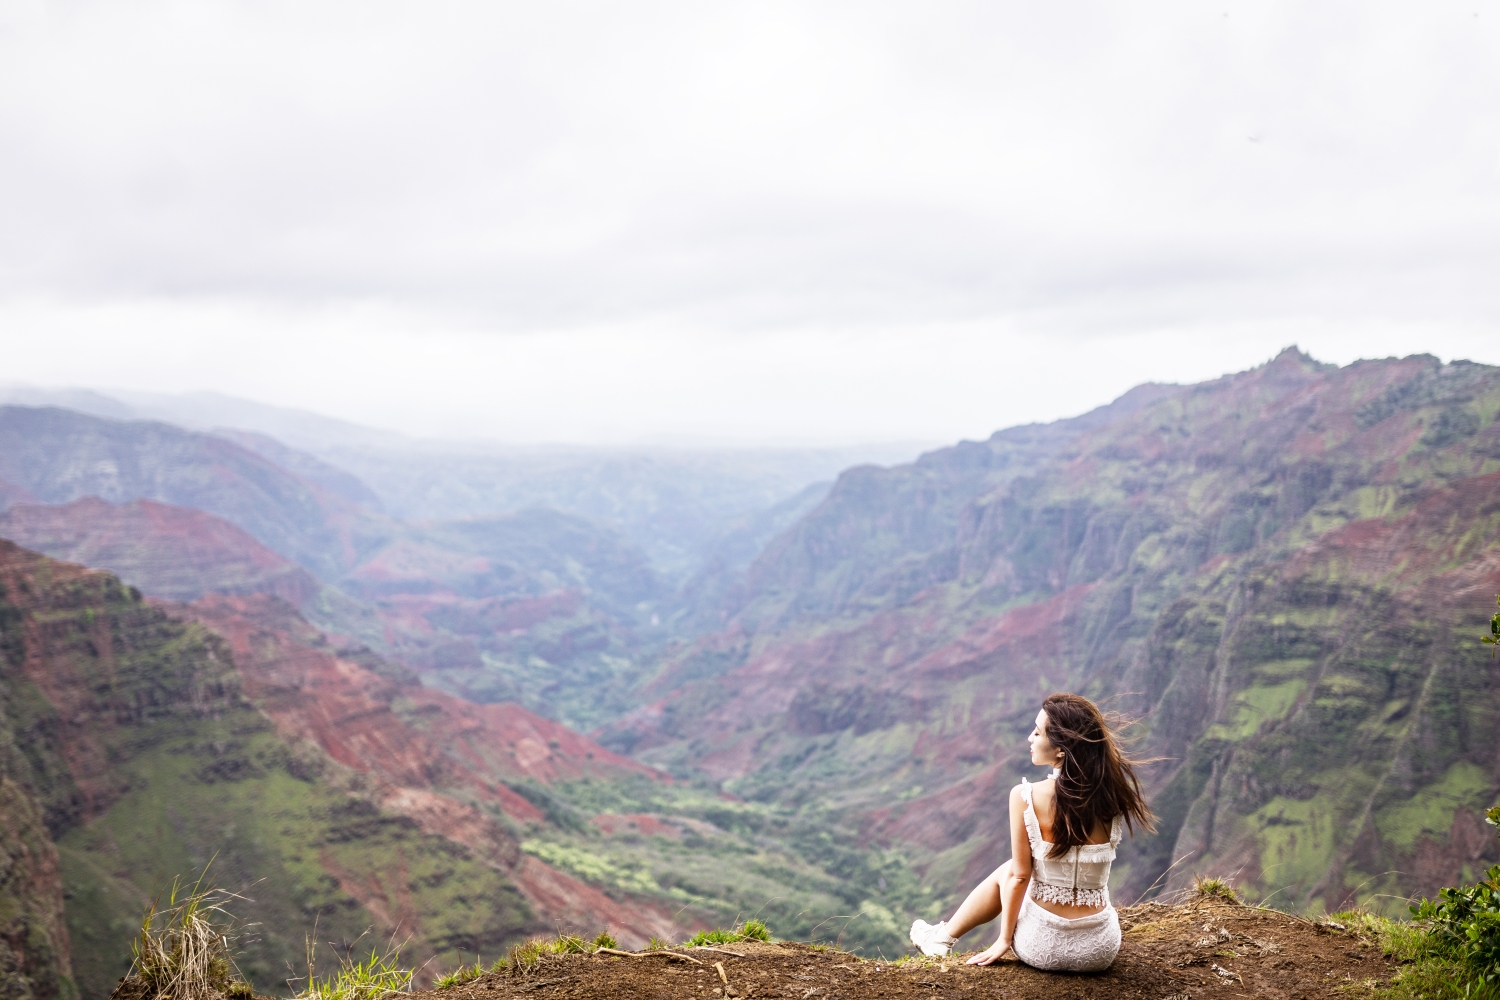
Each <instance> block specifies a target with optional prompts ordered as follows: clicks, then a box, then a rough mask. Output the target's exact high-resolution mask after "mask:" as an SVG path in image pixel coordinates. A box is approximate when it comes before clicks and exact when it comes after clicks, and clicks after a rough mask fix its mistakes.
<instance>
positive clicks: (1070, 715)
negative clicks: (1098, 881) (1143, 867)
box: [1042, 694, 1156, 858]
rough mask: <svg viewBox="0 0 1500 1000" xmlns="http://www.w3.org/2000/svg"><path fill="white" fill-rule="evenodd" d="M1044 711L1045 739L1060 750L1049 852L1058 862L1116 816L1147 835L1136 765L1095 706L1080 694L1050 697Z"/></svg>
mask: <svg viewBox="0 0 1500 1000" xmlns="http://www.w3.org/2000/svg"><path fill="white" fill-rule="evenodd" d="M1042 711H1043V712H1046V713H1047V739H1048V740H1050V741H1051V743H1052V745H1053V746H1055V747H1057V749H1059V750H1061V751H1062V754H1063V758H1062V764H1061V765H1059V768H1058V775H1057V780H1056V781H1055V782H1054V783H1053V784H1054V787H1055V788H1056V792H1057V795H1056V802H1057V809H1056V815H1055V817H1054V818H1053V820H1052V850H1051V851H1050V852H1048V857H1053V858H1060V857H1062V856H1063V855H1064V854H1066V853H1067V852H1068V851H1070V850H1072V849H1073V848H1074V847H1076V846H1078V845H1080V844H1087V843H1088V841H1089V833H1090V832H1091V831H1092V830H1093V829H1094V826H1095V824H1096V823H1101V822H1102V823H1104V824H1105V825H1106V826H1107V825H1108V824H1109V823H1111V822H1113V821H1114V818H1115V817H1116V816H1123V817H1125V825H1126V826H1128V827H1129V828H1130V834H1131V836H1134V835H1135V827H1136V824H1137V823H1139V824H1140V826H1141V828H1142V829H1143V830H1145V831H1146V832H1148V833H1149V832H1151V831H1153V830H1155V829H1156V824H1155V822H1154V821H1153V820H1154V817H1153V816H1152V815H1151V809H1150V807H1148V806H1147V805H1146V799H1145V797H1144V796H1143V795H1141V783H1140V781H1139V780H1138V779H1137V778H1136V776H1135V767H1136V765H1137V764H1142V763H1146V762H1145V761H1137V760H1132V759H1131V758H1130V757H1128V756H1126V754H1125V751H1124V750H1123V749H1121V747H1120V739H1119V737H1118V736H1117V735H1116V734H1115V731H1114V730H1113V729H1112V728H1111V727H1110V724H1109V721H1108V720H1107V719H1105V717H1104V713H1103V712H1101V711H1099V706H1098V705H1095V704H1094V703H1093V702H1091V701H1089V700H1088V699H1087V698H1084V697H1083V696H1081V695H1076V694H1051V695H1048V696H1047V700H1046V701H1043V702H1042Z"/></svg>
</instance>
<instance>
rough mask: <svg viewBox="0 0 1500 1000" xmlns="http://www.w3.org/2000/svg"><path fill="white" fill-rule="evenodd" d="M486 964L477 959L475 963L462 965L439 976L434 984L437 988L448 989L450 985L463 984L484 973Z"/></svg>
mask: <svg viewBox="0 0 1500 1000" xmlns="http://www.w3.org/2000/svg"><path fill="white" fill-rule="evenodd" d="M484 973H485V968H484V966H483V965H482V964H481V963H480V962H479V961H478V960H477V959H476V960H475V962H474V964H473V965H460V966H459V967H458V968H456V969H454V970H453V971H452V972H450V973H448V974H447V975H445V976H439V977H438V978H437V979H436V980H435V981H434V982H433V984H432V988H433V989H435V990H446V989H448V988H449V987H450V986H462V985H463V984H464V983H470V982H473V981H474V980H476V979H478V978H479V977H480V976H482V975H484Z"/></svg>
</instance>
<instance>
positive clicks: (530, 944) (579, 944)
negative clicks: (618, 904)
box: [494, 931, 665, 976]
mask: <svg viewBox="0 0 1500 1000" xmlns="http://www.w3.org/2000/svg"><path fill="white" fill-rule="evenodd" d="M651 941H652V943H653V944H657V945H660V944H661V943H660V942H658V941H657V940H656V938H652V939H651ZM661 946H662V947H665V946H664V945H661ZM614 947H617V944H616V942H615V939H614V938H613V937H611V936H610V935H609V933H608V932H607V931H606V932H605V933H603V934H600V935H599V936H598V937H596V938H594V940H592V941H587V940H584V939H583V938H581V937H579V936H578V935H576V934H559V935H557V936H556V937H553V938H543V937H534V938H527V939H526V940H525V941H522V942H521V943H520V944H518V945H516V946H515V947H514V948H512V949H511V950H510V958H509V959H501V960H500V961H499V962H496V963H495V965H494V969H495V970H496V971H499V970H500V969H502V968H506V967H508V968H509V969H510V973H511V975H513V976H516V975H525V974H526V973H528V972H532V971H534V970H535V969H536V968H537V966H539V965H541V964H542V962H543V961H545V960H546V959H547V958H548V957H550V956H552V955H588V954H590V953H592V952H595V951H598V950H599V949H600V948H614Z"/></svg>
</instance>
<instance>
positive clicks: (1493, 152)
mask: <svg viewBox="0 0 1500 1000" xmlns="http://www.w3.org/2000/svg"><path fill="white" fill-rule="evenodd" d="M1497 275H1500V3H1497V2H1495V0H1485V2H1466V3H1460V4H1451V3H1442V2H1431V0H1429V2H1425V3H1422V4H1413V3H1409V2H1408V3H1370V2H1360V3H1316V4H1309V3H1305V2H1303V3H1265V2H1255V3H1245V2H1240V0H1235V2H1221V3H1205V2H1202V0H1195V2H1192V3H1182V4H1171V3H1159V4H1151V5H1144V6H1143V5H1140V4H1119V5H1100V4H1092V3H1072V2H1069V3H1058V4H1038V3H1035V2H1026V3H997V2H989V3H980V4H965V3H907V4H903V5H889V6H888V5H881V4H876V3H870V2H860V3H853V4H847V5H844V4H835V3H806V2H804V3H799V4H790V5H783V4H777V3H769V2H760V3H755V4H717V3H704V2H695V3H684V4H680V5H655V4H650V3H633V4H609V5H603V4H601V5H575V4H569V3H562V2H549V3H543V4H538V3H509V4H502V3H493V2H485V3H477V2H476V3H444V2H440V0H431V2H424V3H420V4H413V3H382V2H378V0H361V2H359V3H349V4H339V3H317V4H310V3H306V2H296V3H291V2H286V3H281V2H276V0H270V2H250V0H245V2H242V3H220V2H213V0H192V2H180V3H153V2H150V0H139V2H134V3H130V4H118V3H92V2H87V0H71V2H57V3H41V2H27V0H4V2H0V340H3V353H4V361H3V367H0V381H19V382H29V383H34V384H41V385H91V386H102V387H109V386H116V387H121V388H128V389H137V390H156V391H168V392H184V391H191V390H199V389H214V390H218V391H222V392H228V393H233V394H237V395H242V396H248V397H251V398H254V399H259V400H263V401H266V402H271V403H277V404H282V405H289V406H299V407H304V408H308V409H313V410H317V411H320V412H324V413H328V414H331V415H335V416H341V417H345V418H347V419H353V420H357V421H361V422H364V423H370V424H374V425H377V426H385V427H393V428H397V429H402V430H406V431H408V432H411V433H418V434H431V435H443V436H457V437H489V438H496V439H502V440H512V441H576V442H610V443H621V442H634V441H646V440H682V441H688V440H697V441H778V442H791V441H805V442H851V441H868V440H883V439H919V440H929V441H941V440H951V439H955V438H959V437H978V436H983V435H985V434H987V433H989V432H990V431H991V430H993V429H995V428H997V427H1000V426H1005V425H1008V424H1013V423H1017V422H1023V421H1027V420H1038V419H1051V418H1054V417H1058V416H1063V415H1068V414H1071V413H1076V412H1081V411H1083V410H1086V409H1088V408H1090V407H1092V406H1094V405H1097V404H1099V403H1101V402H1105V401H1107V400H1108V399H1110V398H1112V397H1113V396H1115V395H1117V394H1118V393H1119V392H1121V391H1123V390H1124V389H1126V388H1128V387H1129V386H1130V385H1132V384H1135V383H1138V382H1141V381H1146V380H1152V379H1154V380H1158V381H1186V380H1197V379H1201V378H1209V377H1214V376H1216V375H1219V374H1221V373H1224V372H1228V371H1234V370H1239V369H1242V368H1245V367H1249V366H1251V365H1254V364H1257V363H1260V362H1262V361H1264V360H1265V359H1267V358H1269V357H1270V356H1271V355H1273V354H1275V353H1276V352H1277V351H1278V350H1279V349H1280V348H1281V347H1284V346H1285V345H1287V344H1290V343H1298V344H1300V345H1301V346H1302V347H1303V348H1304V349H1307V350H1309V351H1311V352H1312V353H1313V354H1315V355H1316V356H1318V357H1320V358H1323V359H1325V360H1332V361H1338V362H1348V361H1351V360H1353V359H1355V358H1358V357H1383V356H1387V355H1392V354H1409V353H1415V352H1421V351H1428V352H1431V353H1435V354H1437V355H1439V356H1441V357H1442V358H1444V359H1445V360H1448V359H1451V358H1454V357H1468V358H1472V359H1475V360H1480V361H1487V362H1490V363H1500V279H1497Z"/></svg>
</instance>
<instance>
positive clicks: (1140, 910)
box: [413, 897, 1396, 1000]
mask: <svg viewBox="0 0 1500 1000" xmlns="http://www.w3.org/2000/svg"><path fill="white" fill-rule="evenodd" d="M1120 922H1121V926H1122V927H1123V928H1124V932H1125V934H1124V944H1123V946H1122V947H1121V949H1120V957H1119V958H1118V959H1116V960H1115V964H1114V966H1113V967H1112V968H1110V969H1109V970H1108V971H1106V972H1102V973H1097V974H1072V973H1054V972H1039V971H1037V970H1035V969H1031V968H1028V967H1026V966H1024V965H1022V964H1020V963H1019V962H1005V963H1002V964H1001V965H998V966H992V967H990V968H977V967H969V966H965V965H964V964H963V962H962V960H961V959H957V960H955V959H946V960H941V961H939V960H927V961H925V962H923V963H917V962H908V963H906V964H903V965H892V964H891V963H890V962H887V961H883V960H869V959H860V958H857V957H855V956H853V955H850V954H848V953H846V952H840V951H836V950H817V949H814V948H810V947H808V946H807V945H801V944H791V943H783V944H760V943H758V942H747V943H740V944H733V945H723V946H721V950H717V951H716V950H711V949H706V948H679V949H677V953H678V954H679V955H681V956H684V957H672V956H670V955H662V954H659V953H658V954H652V955H649V956H644V957H623V956H617V955H603V954H596V955H564V956H553V957H550V958H548V959H546V960H544V961H543V964H542V965H541V966H539V967H538V968H536V969H535V970H533V971H531V972H529V973H527V974H524V975H518V974H512V973H510V972H497V973H490V974H488V975H486V976H484V977H482V978H480V979H476V980H473V981H472V982H469V983H465V984H463V985H461V986H452V987H449V988H448V989H445V990H440V991H432V992H424V993H417V994H413V996H414V997H419V998H421V1000H507V998H512V997H527V998H545V997H558V998H562V997H567V998H575V997H576V998H583V1000H606V998H607V1000H624V998H637V997H639V998H663V1000H667V998H672V1000H677V998H687V997H695V998H704V1000H715V998H719V1000H722V998H726V997H737V998H750V997H788V998H795V1000H866V998H869V1000H886V998H890V1000H906V998H912V997H920V998H922V1000H941V998H945V997H951V998H955V1000H959V998H962V1000H982V998H989V997H1005V998H1015V1000H1022V998H1029V997H1037V998H1046V1000H1116V998H1119V1000H1127V998H1128V1000H1136V998H1149V1000H1198V998H1200V997H1223V998H1226V1000H1227V998H1230V997H1240V996H1253V997H1268V998H1274V1000H1282V998H1285V1000H1294V998H1295V1000H1301V998H1307V1000H1322V998H1326V997H1333V996H1338V995H1340V991H1339V989H1338V987H1341V986H1342V987H1348V986H1351V985H1355V984H1362V983H1365V982H1366V981H1368V980H1375V981H1386V980H1389V978H1390V977H1391V975H1392V974H1393V973H1394V971H1395V968H1396V964H1395V963H1394V962H1392V961H1389V960H1387V959H1385V958H1383V957H1382V956H1381V954H1380V950H1379V948H1378V947H1376V946H1375V945H1373V944H1372V943H1366V942H1362V941H1361V940H1360V939H1359V938H1357V937H1355V936H1353V935H1351V934H1347V933H1343V932H1340V931H1338V930H1334V929H1328V928H1324V927H1319V926H1316V925H1314V924H1312V923H1309V922H1308V921H1306V920H1302V919H1299V918H1296V917H1291V916H1288V915H1286V914H1284V913H1277V912H1275V911H1270V910H1258V909H1254V908H1252V907H1247V906H1239V905H1236V904H1234V903H1230V902H1228V901H1225V900H1222V899H1218V898H1214V897H1199V898H1195V899H1193V900H1191V901H1189V902H1187V903H1183V904H1180V905H1175V906H1168V905H1162V904H1156V903H1147V904H1144V905H1141V906H1134V907H1130V908H1128V909H1124V910H1121V911H1120ZM731 952H732V953H733V954H730V953H731ZM689 959H691V960H689ZM719 967H722V970H723V972H722V975H721V974H720V969H719ZM1362 992H1365V991H1364V990H1354V991H1350V992H1349V993H1346V994H1344V995H1355V996H1357V995H1358V994H1359V993H1362Z"/></svg>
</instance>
